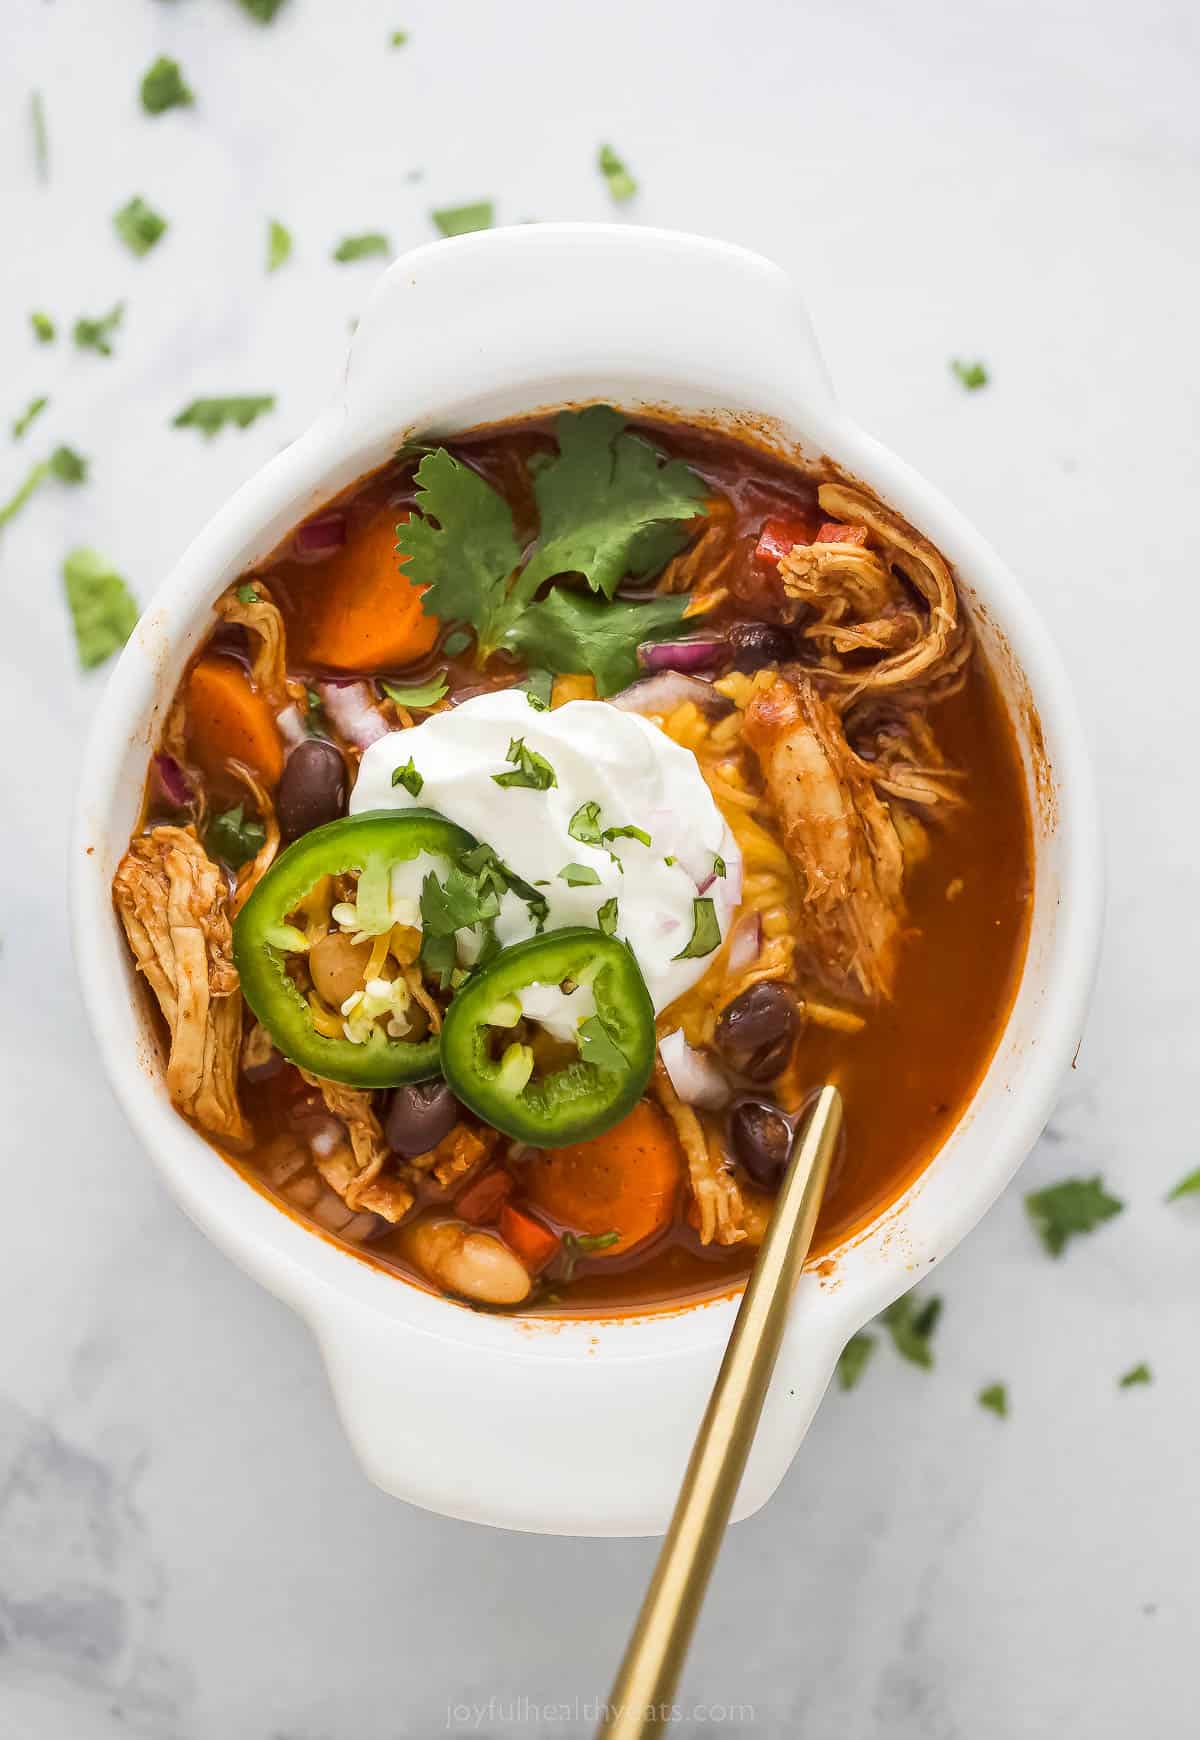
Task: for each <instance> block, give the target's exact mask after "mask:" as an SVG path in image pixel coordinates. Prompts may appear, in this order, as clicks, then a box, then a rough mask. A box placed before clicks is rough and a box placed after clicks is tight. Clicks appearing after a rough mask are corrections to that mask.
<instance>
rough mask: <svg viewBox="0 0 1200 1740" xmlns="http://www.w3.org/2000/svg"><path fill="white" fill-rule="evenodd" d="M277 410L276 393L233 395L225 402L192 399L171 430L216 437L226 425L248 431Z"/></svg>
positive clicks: (175, 419) (223, 400)
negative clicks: (191, 430)
mask: <svg viewBox="0 0 1200 1740" xmlns="http://www.w3.org/2000/svg"><path fill="white" fill-rule="evenodd" d="M274 409H275V395H274V393H247V394H240V395H239V394H231V395H230V396H229V397H228V398H223V399H193V400H192V402H191V404H190V405H185V406H184V408H183V410H182V411H180V413H179V415H178V416H177V417H172V419H171V427H172V429H199V430H200V431H201V433H202V434H204V435H208V436H211V435H215V434H216V433H217V431H218V430H220V429H223V428H224V427H225V425H226V423H233V424H235V425H236V426H237V428H239V429H248V428H249V427H250V425H251V423H253V421H254V419H255V418H256V417H261V416H262V414H263V412H264V411H273V410H274Z"/></svg>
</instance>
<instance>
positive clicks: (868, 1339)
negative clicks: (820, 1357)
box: [837, 1331, 875, 1390]
mask: <svg viewBox="0 0 1200 1740" xmlns="http://www.w3.org/2000/svg"><path fill="white" fill-rule="evenodd" d="M874 1352H875V1337H874V1336H873V1335H866V1334H863V1333H862V1332H861V1331H860V1332H859V1334H857V1335H852V1336H851V1337H850V1339H849V1341H848V1342H847V1343H846V1345H845V1347H843V1349H842V1351H841V1354H840V1356H839V1358H838V1362H837V1381H838V1387H839V1389H843V1390H852V1389H853V1388H854V1386H855V1384H856V1383H857V1382H858V1380H859V1378H861V1376H862V1374H863V1372H864V1371H866V1369H867V1366H868V1364H869V1363H870V1359H871V1355H872V1354H873V1353H874Z"/></svg>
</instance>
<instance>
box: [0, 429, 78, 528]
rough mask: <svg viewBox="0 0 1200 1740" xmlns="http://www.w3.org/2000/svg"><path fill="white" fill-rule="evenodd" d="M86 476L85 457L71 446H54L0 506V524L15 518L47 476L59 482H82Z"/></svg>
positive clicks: (31, 468)
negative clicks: (47, 455) (48, 454)
mask: <svg viewBox="0 0 1200 1740" xmlns="http://www.w3.org/2000/svg"><path fill="white" fill-rule="evenodd" d="M86 476H87V461H86V459H84V458H82V456H81V455H80V454H78V453H76V452H75V451H74V449H73V448H71V447H56V448H55V449H54V452H53V453H52V454H51V455H50V457H49V459H39V460H38V462H37V464H36V465H31V466H30V468H29V470H28V471H27V472H26V474H25V480H24V482H23V483H22V484H21V485H20V487H19V488H18V489H17V490H16V491H15V493H14V494H13V495H11V496H10V497H9V499H8V500H7V501H6V502H5V503H4V504H3V505H2V506H0V526H6V525H7V524H8V522H9V520H11V519H15V518H16V516H17V514H19V513H20V511H21V509H22V508H23V507H24V506H25V503H26V502H27V501H28V500H29V498H30V496H32V495H34V494H36V492H37V491H38V490H39V489H40V488H41V487H42V485H43V483H45V482H46V480H47V479H48V478H51V477H53V478H57V480H58V482H59V483H82V482H83V481H84V479H85V478H86Z"/></svg>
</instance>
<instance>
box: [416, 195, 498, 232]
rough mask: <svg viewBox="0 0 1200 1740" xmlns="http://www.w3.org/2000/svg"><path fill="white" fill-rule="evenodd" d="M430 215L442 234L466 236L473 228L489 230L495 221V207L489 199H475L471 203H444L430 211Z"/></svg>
mask: <svg viewBox="0 0 1200 1740" xmlns="http://www.w3.org/2000/svg"><path fill="white" fill-rule="evenodd" d="M429 215H430V217H431V218H432V219H433V221H434V223H435V224H436V226H437V228H438V229H439V230H440V231H441V233H442V235H444V236H466V235H470V234H471V232H472V231H473V230H490V229H491V227H492V224H493V223H494V222H495V208H494V207H493V205H492V202H491V200H490V199H477V200H475V201H474V203H473V204H471V205H444V206H442V208H441V210H440V211H431V212H430V214H429Z"/></svg>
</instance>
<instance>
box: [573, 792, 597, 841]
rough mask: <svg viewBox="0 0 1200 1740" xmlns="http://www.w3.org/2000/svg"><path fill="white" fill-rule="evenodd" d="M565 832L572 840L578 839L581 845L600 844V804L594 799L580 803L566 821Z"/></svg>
mask: <svg viewBox="0 0 1200 1740" xmlns="http://www.w3.org/2000/svg"><path fill="white" fill-rule="evenodd" d="M567 833H568V834H569V835H570V836H571V838H572V839H573V840H578V841H579V843H580V845H581V846H598V845H599V844H600V805H599V804H598V803H596V802H595V801H594V800H593V801H592V802H590V803H586V804H580V806H579V808H578V809H577V810H576V811H575V814H574V815H573V816H572V817H571V819H570V821H569V822H568V823H567Z"/></svg>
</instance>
